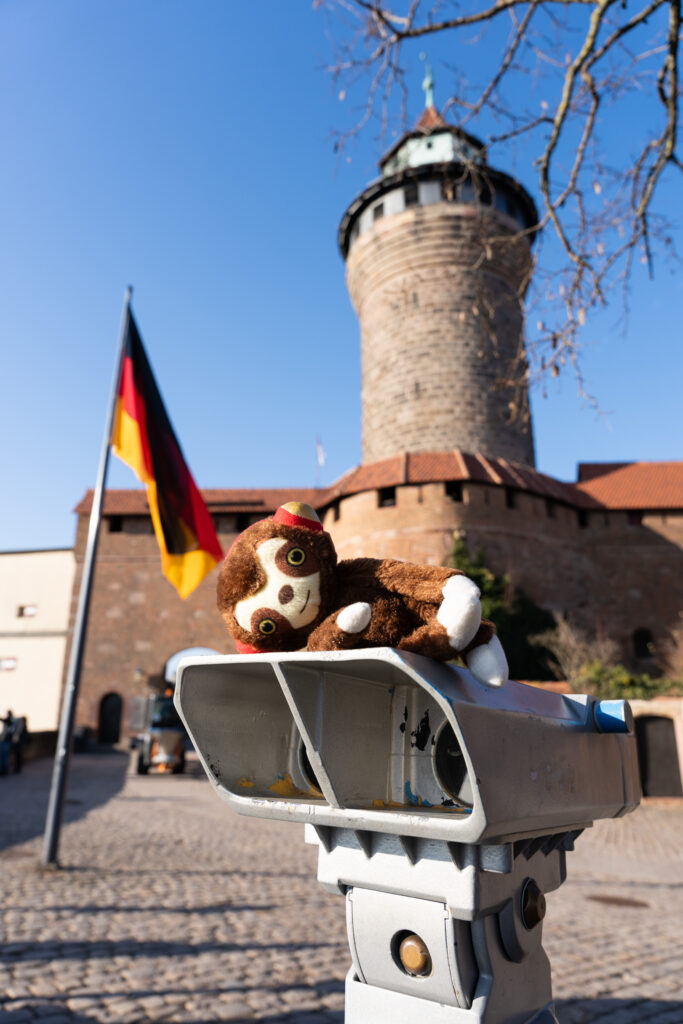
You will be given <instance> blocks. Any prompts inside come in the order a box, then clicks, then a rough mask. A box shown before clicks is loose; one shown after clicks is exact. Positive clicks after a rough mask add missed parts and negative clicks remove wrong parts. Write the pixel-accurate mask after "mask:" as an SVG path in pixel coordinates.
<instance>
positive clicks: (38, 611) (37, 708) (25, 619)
mask: <svg viewBox="0 0 683 1024" xmlns="http://www.w3.org/2000/svg"><path fill="white" fill-rule="evenodd" d="M74 569H75V562H74V555H73V551H72V550H64V549H59V550H55V551H10V552H1V553H0V714H3V715H4V713H5V711H6V710H7V708H11V709H12V711H13V712H14V714H15V715H17V716H19V715H25V716H26V718H27V719H28V728H29V729H30V730H31V731H32V732H42V731H44V730H49V729H56V728H57V726H58V715H59V698H60V687H61V681H62V671H63V667H64V657H65V653H66V640H67V626H68V622H69V609H70V605H71V591H72V587H73V579H74ZM26 606H34V607H35V614H34V615H24V616H22V615H20V614H19V609H20V608H22V607H24V608H26ZM13 663H15V664H14V667H11V666H12V664H13ZM3 666H5V667H3Z"/></svg>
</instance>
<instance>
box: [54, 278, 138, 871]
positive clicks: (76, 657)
mask: <svg viewBox="0 0 683 1024" xmlns="http://www.w3.org/2000/svg"><path fill="white" fill-rule="evenodd" d="M131 294H132V288H130V287H128V288H126V294H125V297H124V300H123V313H122V315H121V329H120V332H119V347H118V352H117V355H116V365H115V368H114V379H113V381H112V388H111V394H110V397H109V406H108V409H107V420H106V423H105V428H104V438H103V441H102V450H101V453H100V464H99V468H98V471H97V482H96V485H95V491H94V494H93V502H92V509H91V511H90V525H89V527H88V540H87V543H86V548H85V558H84V560H83V575H82V577H81V589H80V592H79V596H78V611H77V613H76V622H75V624H74V634H73V641H72V644H71V656H70V658H69V670H68V673H67V678H66V685H65V688H64V699H63V703H62V715H61V719H60V723H59V735H58V737H57V750H56V752H55V763H54V768H53V770H52V783H51V786H50V799H49V802H48V807H47V818H46V821H45V839H44V843H43V856H42V863H43V864H45V865H50V864H52V865H55V866H56V865H57V849H58V846H59V831H60V828H61V824H62V815H63V810H64V797H65V795H66V786H67V780H68V774H69V762H70V760H71V747H72V739H73V727H74V719H75V716H76V702H77V699H78V688H79V685H80V681H81V666H82V663H83V652H84V649H85V637H86V631H87V625H88V609H89V605H90V593H91V590H92V580H93V574H94V568H95V556H96V554H97V541H98V537H99V532H100V520H101V513H102V499H103V497H104V485H105V481H106V476H107V465H108V463H109V448H110V445H111V432H112V426H113V423H114V415H115V412H116V400H117V397H118V390H119V381H120V378H121V366H122V362H123V352H124V345H125V341H126V336H127V333H128V323H129V317H130V299H131Z"/></svg>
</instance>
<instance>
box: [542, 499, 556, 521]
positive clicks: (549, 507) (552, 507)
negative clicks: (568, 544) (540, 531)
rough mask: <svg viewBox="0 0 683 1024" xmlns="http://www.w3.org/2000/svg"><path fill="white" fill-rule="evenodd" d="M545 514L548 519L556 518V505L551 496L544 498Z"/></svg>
mask: <svg viewBox="0 0 683 1024" xmlns="http://www.w3.org/2000/svg"><path fill="white" fill-rule="evenodd" d="M545 514H546V515H547V517H548V519H557V505H556V504H555V502H554V501H553V499H552V498H546V499H545Z"/></svg>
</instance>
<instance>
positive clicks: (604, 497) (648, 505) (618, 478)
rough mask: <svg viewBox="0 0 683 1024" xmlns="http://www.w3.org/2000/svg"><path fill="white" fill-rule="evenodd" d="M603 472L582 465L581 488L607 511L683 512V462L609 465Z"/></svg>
mask: <svg viewBox="0 0 683 1024" xmlns="http://www.w3.org/2000/svg"><path fill="white" fill-rule="evenodd" d="M586 470H588V473H586ZM603 470H604V472H601V473H600V472H598V467H597V465H596V464H595V463H588V464H586V465H585V466H579V480H580V483H578V484H577V489H578V490H580V491H582V492H583V493H584V494H585V495H587V496H589V497H591V498H593V499H594V500H595V501H598V502H600V504H601V505H604V506H605V507H606V508H611V509H637V510H639V511H643V512H645V511H647V510H648V509H653V510H654V509H683V462H626V463H608V464H605V465H604V466H603ZM582 474H583V475H582Z"/></svg>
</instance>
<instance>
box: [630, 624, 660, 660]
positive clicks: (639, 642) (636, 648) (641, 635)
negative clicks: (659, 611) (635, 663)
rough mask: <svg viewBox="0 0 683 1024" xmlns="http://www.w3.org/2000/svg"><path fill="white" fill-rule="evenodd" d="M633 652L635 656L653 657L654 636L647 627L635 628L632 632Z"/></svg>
mask: <svg viewBox="0 0 683 1024" xmlns="http://www.w3.org/2000/svg"><path fill="white" fill-rule="evenodd" d="M633 653H634V654H635V656H636V658H639V659H641V658H654V655H655V644H654V637H653V636H652V633H651V631H650V630H649V629H636V631H635V632H634V634H633Z"/></svg>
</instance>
